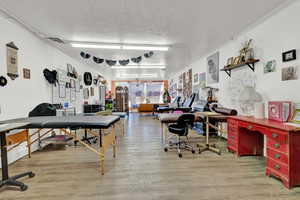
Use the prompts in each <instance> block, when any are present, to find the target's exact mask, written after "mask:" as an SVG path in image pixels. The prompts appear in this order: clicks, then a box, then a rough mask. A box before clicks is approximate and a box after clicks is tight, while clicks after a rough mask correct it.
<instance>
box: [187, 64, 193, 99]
mask: <svg viewBox="0 0 300 200" xmlns="http://www.w3.org/2000/svg"><path fill="white" fill-rule="evenodd" d="M187 84H188V88H187V96H188V97H189V96H190V95H191V94H192V92H193V70H192V69H189V71H188V83H187Z"/></svg>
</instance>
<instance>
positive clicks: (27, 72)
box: [23, 68, 30, 79]
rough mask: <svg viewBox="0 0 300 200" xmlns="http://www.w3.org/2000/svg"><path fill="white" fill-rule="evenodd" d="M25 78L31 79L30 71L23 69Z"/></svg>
mask: <svg viewBox="0 0 300 200" xmlns="http://www.w3.org/2000/svg"><path fill="white" fill-rule="evenodd" d="M23 78H24V79H30V69H26V68H23Z"/></svg>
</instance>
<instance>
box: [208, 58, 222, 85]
mask: <svg viewBox="0 0 300 200" xmlns="http://www.w3.org/2000/svg"><path fill="white" fill-rule="evenodd" d="M218 82H219V52H217V53H215V54H213V55H211V56H209V57H208V58H207V83H208V84H213V83H218Z"/></svg>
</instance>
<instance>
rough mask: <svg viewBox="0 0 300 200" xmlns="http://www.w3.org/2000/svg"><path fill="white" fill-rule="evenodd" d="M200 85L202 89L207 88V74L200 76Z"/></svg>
mask: <svg viewBox="0 0 300 200" xmlns="http://www.w3.org/2000/svg"><path fill="white" fill-rule="evenodd" d="M199 85H200V88H205V87H206V73H205V72H203V73H200V74H199Z"/></svg>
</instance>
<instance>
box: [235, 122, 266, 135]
mask: <svg viewBox="0 0 300 200" xmlns="http://www.w3.org/2000/svg"><path fill="white" fill-rule="evenodd" d="M239 127H243V128H246V129H248V130H250V131H258V132H261V133H266V132H267V131H268V129H267V128H266V127H263V126H259V125H256V124H252V123H248V122H239Z"/></svg>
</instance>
